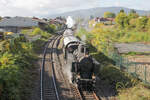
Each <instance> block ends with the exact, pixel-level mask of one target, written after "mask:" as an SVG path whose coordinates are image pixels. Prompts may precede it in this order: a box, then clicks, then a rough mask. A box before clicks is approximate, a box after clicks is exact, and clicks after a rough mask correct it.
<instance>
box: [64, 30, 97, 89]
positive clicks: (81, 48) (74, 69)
mask: <svg viewBox="0 0 150 100" xmlns="http://www.w3.org/2000/svg"><path fill="white" fill-rule="evenodd" d="M73 33H74V32H73V30H72V29H66V30H65V32H64V34H63V38H64V56H65V59H66V63H68V60H69V58H68V56H69V55H72V57H73V60H72V62H71V63H72V64H71V65H70V66H71V73H72V83H75V84H77V85H78V87H79V88H84V89H94V87H95V82H96V77H95V75H94V71H95V63H94V61H93V58H92V57H91V56H90V55H89V50H88V48H87V46H86V44H85V43H84V42H82V41H80V40H79V39H78V38H76V37H75V36H74V35H73ZM91 87H93V88H91Z"/></svg>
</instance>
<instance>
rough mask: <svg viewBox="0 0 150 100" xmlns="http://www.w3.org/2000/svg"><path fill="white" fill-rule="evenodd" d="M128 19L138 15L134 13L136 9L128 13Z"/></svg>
mask: <svg viewBox="0 0 150 100" xmlns="http://www.w3.org/2000/svg"><path fill="white" fill-rule="evenodd" d="M128 16H129V19H133V18H138V17H139V15H138V14H137V13H136V11H135V10H134V9H132V10H131V11H130V13H129V15H128Z"/></svg>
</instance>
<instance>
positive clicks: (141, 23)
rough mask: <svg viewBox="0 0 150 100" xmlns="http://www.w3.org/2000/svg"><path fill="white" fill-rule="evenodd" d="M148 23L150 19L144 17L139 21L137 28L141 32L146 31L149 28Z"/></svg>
mask: <svg viewBox="0 0 150 100" xmlns="http://www.w3.org/2000/svg"><path fill="white" fill-rule="evenodd" d="M147 23H148V18H147V17H146V16H143V17H140V18H139V19H138V20H137V24H136V26H137V28H138V29H139V30H141V29H145V28H146V26H147Z"/></svg>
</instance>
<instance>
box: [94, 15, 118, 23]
mask: <svg viewBox="0 0 150 100" xmlns="http://www.w3.org/2000/svg"><path fill="white" fill-rule="evenodd" d="M95 21H96V22H97V23H104V24H109V23H110V24H115V21H114V18H104V17H97V18H95Z"/></svg>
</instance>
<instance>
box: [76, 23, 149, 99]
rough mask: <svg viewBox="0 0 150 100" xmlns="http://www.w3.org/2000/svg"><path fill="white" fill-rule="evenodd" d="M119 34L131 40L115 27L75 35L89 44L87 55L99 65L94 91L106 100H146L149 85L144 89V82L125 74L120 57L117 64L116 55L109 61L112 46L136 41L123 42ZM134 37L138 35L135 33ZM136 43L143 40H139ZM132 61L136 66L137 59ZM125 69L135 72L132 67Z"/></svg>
mask: <svg viewBox="0 0 150 100" xmlns="http://www.w3.org/2000/svg"><path fill="white" fill-rule="evenodd" d="M102 27H103V28H102ZM123 33H124V34H125V33H126V34H129V35H131V37H134V36H132V35H133V34H132V33H131V34H130V32H129V31H127V30H122V31H120V30H119V29H116V28H115V26H112V28H105V26H104V25H103V24H97V25H96V26H95V27H93V29H92V30H91V31H90V32H88V31H86V30H85V29H83V28H82V29H80V30H79V31H78V33H77V34H76V35H77V36H78V37H79V38H80V39H82V40H84V41H85V42H87V43H88V44H89V47H90V53H91V55H92V56H93V57H95V58H96V60H97V61H99V62H100V66H99V67H100V70H99V71H98V72H97V76H98V79H97V91H98V94H99V96H101V97H104V99H109V100H137V98H138V99H139V98H146V100H148V99H149V98H150V97H149V94H150V90H149V85H145V83H143V82H144V81H143V82H142V80H141V79H139V78H138V77H135V74H134V73H129V71H130V69H129V70H127V69H128V67H125V65H127V63H126V64H124V63H121V62H122V61H123V60H122V58H121V57H120V56H119V57H120V58H121V59H120V58H119V59H120V60H119V61H118V58H117V56H116V55H113V56H114V57H112V54H114V53H113V52H114V47H113V44H114V43H116V42H123V41H124V42H126V41H129V42H134V41H136V40H137V38H136V37H135V38H134V39H133V40H131V39H130V40H128V38H125V37H124V38H123V36H124V35H123ZM135 34H137V35H138V33H135ZM143 34H146V33H143ZM139 38H140V36H139ZM123 39H124V40H123ZM137 41H144V40H142V39H141V40H137ZM135 57H136V56H135ZM112 58H116V59H112ZM132 58H133V56H132ZM132 58H131V59H132ZM131 59H129V60H131ZM142 59H144V58H142ZM145 59H146V58H145ZM132 60H133V59H132ZM134 60H136V61H135V62H137V61H138V60H139V59H137V58H136V59H134ZM116 61H117V62H116ZM124 61H126V60H124ZM124 68H125V69H124ZM129 68H131V69H132V70H133V71H135V70H136V71H137V72H138V69H136V67H135V66H133V67H129ZM138 68H143V71H144V67H141V66H138ZM136 75H138V74H136ZM144 75H148V73H146V74H143V76H144ZM136 89H138V90H136ZM125 92H126V93H125ZM143 92H144V93H143ZM134 93H135V94H134ZM133 94H134V95H133ZM130 98H132V99H130Z"/></svg>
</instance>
